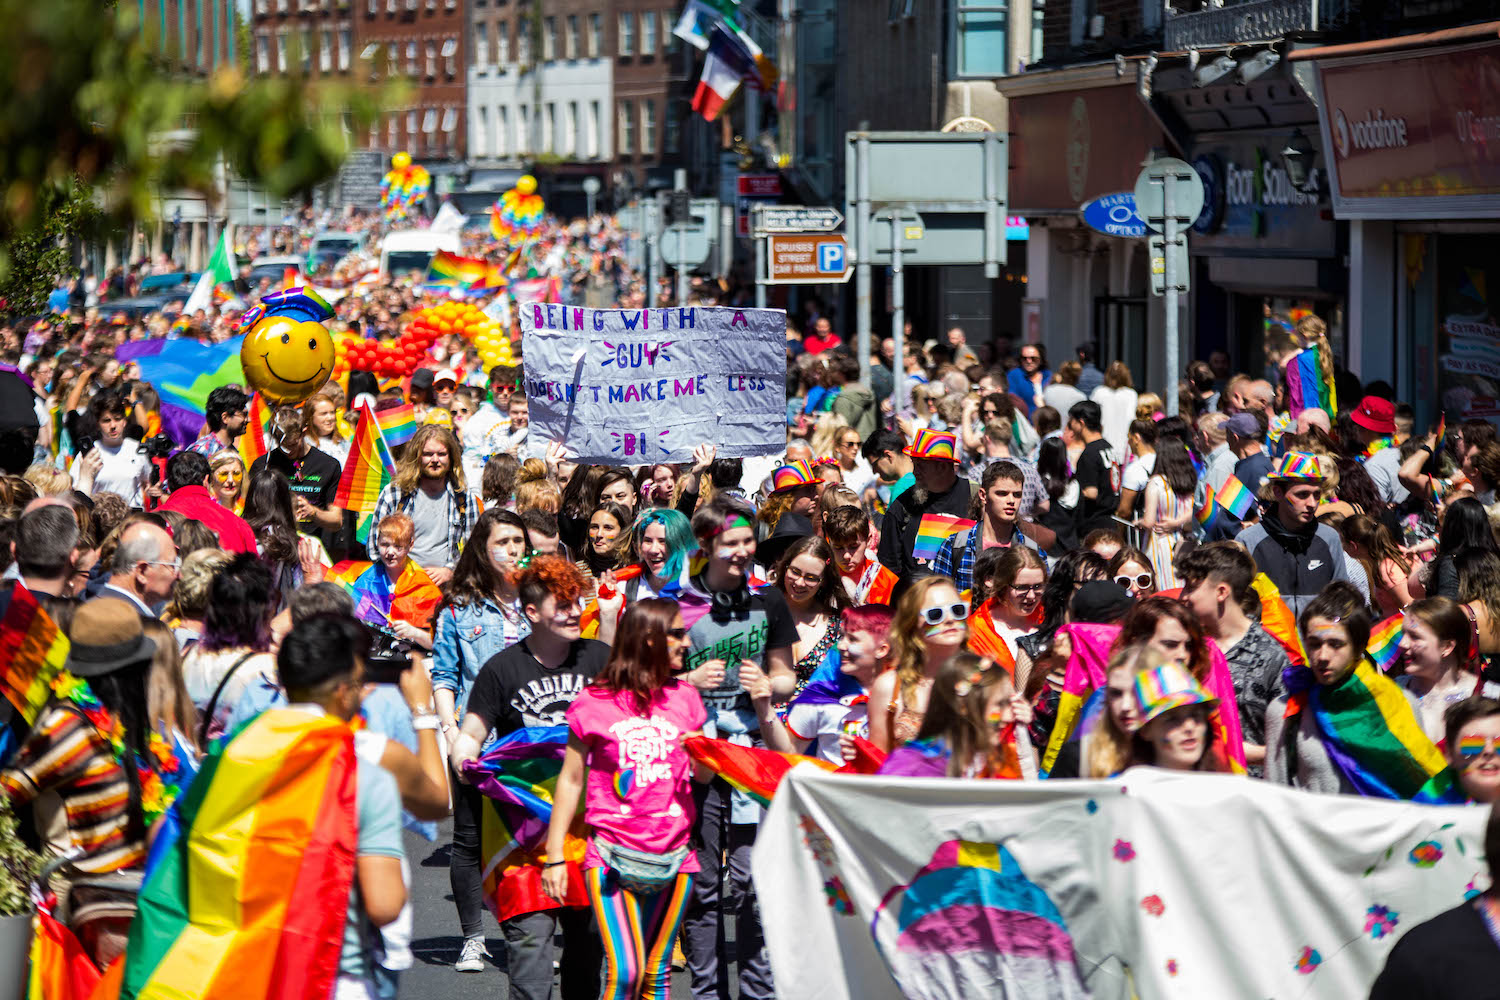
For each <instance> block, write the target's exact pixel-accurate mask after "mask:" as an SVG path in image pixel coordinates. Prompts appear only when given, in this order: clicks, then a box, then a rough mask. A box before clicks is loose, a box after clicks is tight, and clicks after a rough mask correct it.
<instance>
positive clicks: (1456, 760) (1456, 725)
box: [1443, 695, 1500, 805]
mask: <svg viewBox="0 0 1500 1000" xmlns="http://www.w3.org/2000/svg"><path fill="white" fill-rule="evenodd" d="M1443 724H1444V728H1443V738H1444V746H1445V747H1446V750H1445V751H1444V752H1445V755H1446V756H1447V758H1448V763H1449V764H1450V765H1451V766H1452V767H1453V769H1454V771H1455V772H1457V774H1458V777H1459V784H1460V785H1462V787H1463V793H1464V796H1465V797H1466V798H1467V799H1468V800H1469V801H1470V802H1483V803H1485V804H1486V805H1489V804H1492V803H1494V802H1496V801H1500V701H1496V700H1495V699H1494V698H1486V697H1482V696H1478V695H1476V696H1474V697H1472V698H1465V699H1464V700H1463V701H1459V702H1455V703H1453V704H1452V705H1449V706H1448V710H1447V711H1446V712H1444V713H1443Z"/></svg>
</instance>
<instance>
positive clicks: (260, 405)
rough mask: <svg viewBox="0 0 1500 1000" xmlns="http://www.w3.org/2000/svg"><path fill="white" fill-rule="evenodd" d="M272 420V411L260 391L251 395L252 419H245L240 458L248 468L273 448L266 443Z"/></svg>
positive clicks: (240, 441) (240, 444) (240, 443)
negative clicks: (268, 425) (268, 408)
mask: <svg viewBox="0 0 1500 1000" xmlns="http://www.w3.org/2000/svg"><path fill="white" fill-rule="evenodd" d="M270 422H271V414H270V411H269V410H267V409H266V401H265V400H264V399H263V398H261V395H260V393H258V392H257V393H255V394H254V395H252V396H251V397H250V419H249V420H247V421H245V433H243V434H241V435H240V440H239V445H238V447H239V451H240V458H241V459H242V460H243V461H244V463H245V468H246V470H248V469H249V468H250V466H252V465H254V464H255V460H256V459H258V458H264V457H265V455H266V453H267V452H269V451H270V450H271V449H270V448H269V447H267V445H266V425H267V424H269V423H270Z"/></svg>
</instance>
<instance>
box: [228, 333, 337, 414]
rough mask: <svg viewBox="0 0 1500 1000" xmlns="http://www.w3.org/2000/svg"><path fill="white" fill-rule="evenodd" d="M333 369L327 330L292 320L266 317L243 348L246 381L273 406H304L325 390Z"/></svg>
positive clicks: (250, 334)
mask: <svg viewBox="0 0 1500 1000" xmlns="http://www.w3.org/2000/svg"><path fill="white" fill-rule="evenodd" d="M333 365H334V350H333V338H332V337H330V336H329V335H328V328H327V327H325V326H324V325H323V324H322V323H315V322H312V321H303V322H298V321H297V320H296V319H295V318H293V317H291V316H267V317H266V318H264V319H262V320H261V321H260V322H258V323H256V324H255V326H253V327H252V328H251V329H250V332H249V333H247V334H246V335H245V342H244V343H243V344H242V345H241V346H240V366H241V367H242V368H244V370H245V381H246V382H248V383H249V384H250V387H251V388H253V389H258V390H259V391H260V394H261V395H262V396H264V397H265V398H266V399H267V400H269V401H270V402H272V403H285V404H292V403H300V402H302V400H304V399H306V398H307V397H309V396H311V395H312V394H313V393H315V392H317V391H318V390H319V389H321V388H322V387H323V383H325V382H327V381H328V376H329V374H330V373H331V372H332V371H333Z"/></svg>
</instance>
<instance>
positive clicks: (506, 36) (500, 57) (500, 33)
mask: <svg viewBox="0 0 1500 1000" xmlns="http://www.w3.org/2000/svg"><path fill="white" fill-rule="evenodd" d="M495 63H496V65H498V66H499V67H500V71H501V72H502V73H503V72H504V71H505V67H506V66H509V65H510V22H509V21H496V22H495Z"/></svg>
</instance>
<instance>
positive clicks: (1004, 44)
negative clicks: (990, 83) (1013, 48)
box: [953, 0, 1010, 77]
mask: <svg viewBox="0 0 1500 1000" xmlns="http://www.w3.org/2000/svg"><path fill="white" fill-rule="evenodd" d="M956 3H957V9H956V10H955V12H954V20H953V57H954V58H953V68H954V71H955V75H957V76H980V77H997V76H1004V75H1005V74H1006V71H1007V62H1008V58H1007V50H1008V48H1009V46H1008V36H1009V34H1010V31H1009V27H1010V26H1009V19H1008V17H1007V14H1006V4H1004V3H997V2H995V0H956Z"/></svg>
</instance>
